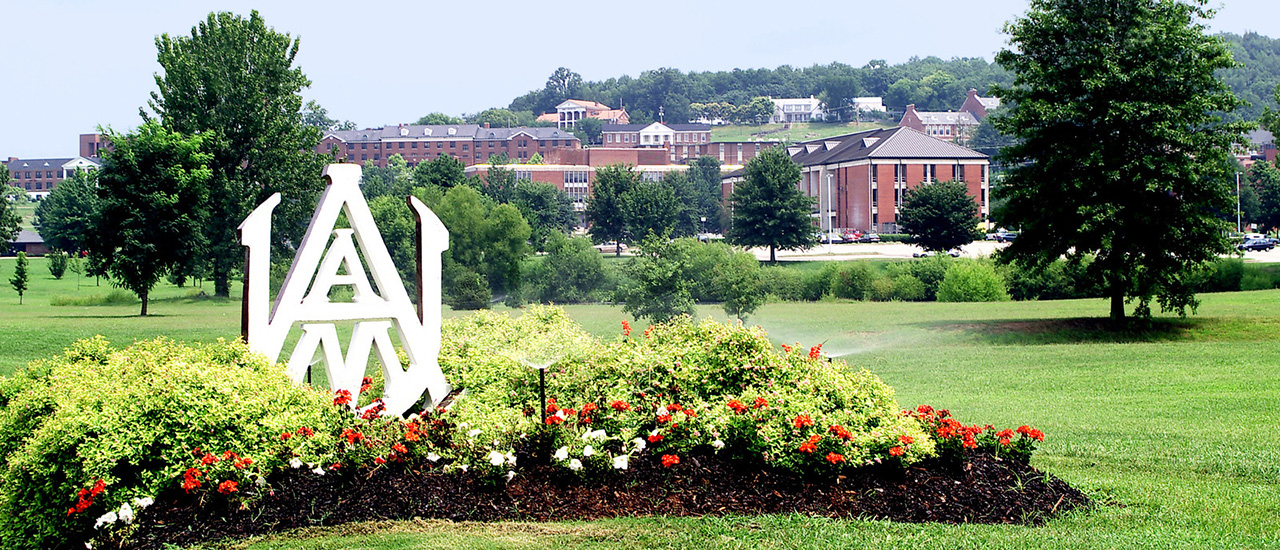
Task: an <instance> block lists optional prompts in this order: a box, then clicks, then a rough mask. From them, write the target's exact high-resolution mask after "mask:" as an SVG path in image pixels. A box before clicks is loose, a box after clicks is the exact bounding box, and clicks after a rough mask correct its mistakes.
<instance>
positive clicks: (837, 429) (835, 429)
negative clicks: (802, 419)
mask: <svg viewBox="0 0 1280 550" xmlns="http://www.w3.org/2000/svg"><path fill="white" fill-rule="evenodd" d="M827 431H828V432H831V433H833V434H836V437H839V438H840V439H844V440H849V439H853V432H850V431H849V430H846V429H845V428H844V426H840V425H833V426H831V427H830V428H827Z"/></svg>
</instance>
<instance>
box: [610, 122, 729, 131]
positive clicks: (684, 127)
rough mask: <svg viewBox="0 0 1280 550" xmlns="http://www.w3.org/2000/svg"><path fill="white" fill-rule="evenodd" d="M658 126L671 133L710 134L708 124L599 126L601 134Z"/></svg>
mask: <svg viewBox="0 0 1280 550" xmlns="http://www.w3.org/2000/svg"><path fill="white" fill-rule="evenodd" d="M654 124H658V125H659V126H666V127H667V128H670V129H671V131H673V132H710V131H711V125H710V124H663V123H660V122H657V123H653V122H651V123H649V124H605V125H604V126H601V128H600V131H601V132H639V131H640V130H643V129H645V128H648V127H650V126H653V125H654Z"/></svg>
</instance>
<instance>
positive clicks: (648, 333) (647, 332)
mask: <svg viewBox="0 0 1280 550" xmlns="http://www.w3.org/2000/svg"><path fill="white" fill-rule="evenodd" d="M650 334H653V325H649V328H647V329H644V337H645V338H648V337H649V335H650Z"/></svg>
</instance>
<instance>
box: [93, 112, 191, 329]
mask: <svg viewBox="0 0 1280 550" xmlns="http://www.w3.org/2000/svg"><path fill="white" fill-rule="evenodd" d="M109 139H110V140H111V143H112V145H113V148H112V150H111V151H110V152H108V153H107V154H106V156H105V158H104V159H103V164H102V171H101V174H100V175H99V176H98V215H97V217H96V218H95V219H94V223H93V230H92V234H93V238H92V239H91V240H90V241H89V243H88V245H89V248H88V252H89V257H90V258H91V261H92V262H93V263H94V264H95V265H98V266H101V270H102V271H103V272H105V273H107V274H109V275H110V276H111V278H112V280H113V282H115V283H116V284H119V285H120V286H123V287H125V288H127V289H129V290H130V291H132V292H133V293H134V294H137V295H138V298H139V299H141V300H142V312H141V315H144V316H145V315H146V314H147V301H148V300H147V298H148V295H149V294H150V292H151V288H152V287H154V286H155V284H156V283H157V282H159V281H160V278H161V277H163V276H164V275H165V274H166V273H169V272H171V271H182V270H184V269H185V268H187V267H188V266H191V265H194V264H195V262H196V261H197V259H198V258H199V257H200V256H201V255H202V254H203V253H204V251H205V246H206V244H207V241H206V231H205V229H206V225H205V223H206V220H207V215H208V211H207V210H205V209H204V208H203V205H204V204H205V201H206V199H207V197H208V193H209V190H208V184H209V181H210V178H211V175H212V174H211V171H210V169H209V167H208V163H209V162H210V160H211V156H210V155H209V154H208V153H205V152H203V151H202V150H201V149H202V148H203V147H204V146H205V141H204V137H202V136H195V137H190V138H188V137H184V136H183V135H182V134H179V133H177V132H173V131H170V130H167V129H165V128H163V127H161V126H160V125H159V124H157V123H155V122H147V123H144V124H143V125H142V126H140V127H139V128H138V130H137V133H134V134H126V135H120V134H116V133H110V134H109Z"/></svg>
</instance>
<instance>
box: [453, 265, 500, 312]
mask: <svg viewBox="0 0 1280 550" xmlns="http://www.w3.org/2000/svg"><path fill="white" fill-rule="evenodd" d="M451 271H454V270H450V271H446V272H445V273H446V274H447V275H448V279H449V281H451V282H452V284H451V285H450V287H449V292H448V294H446V295H445V303H446V304H449V307H451V308H453V309H459V310H474V309H487V308H488V307H489V301H490V300H491V299H492V298H493V294H492V293H491V292H490V291H489V281H488V280H486V279H485V276H484V275H482V274H480V273H476V272H474V271H471V270H469V269H466V268H458V269H457V270H456V272H451Z"/></svg>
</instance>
